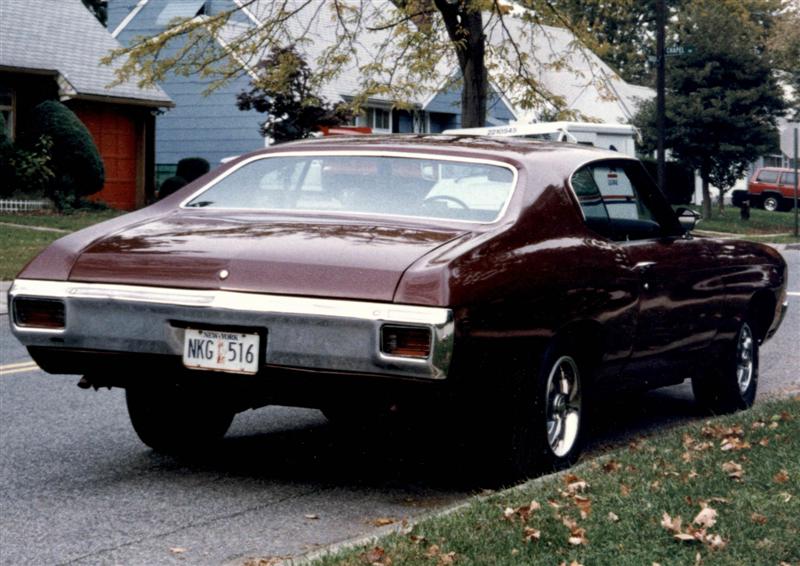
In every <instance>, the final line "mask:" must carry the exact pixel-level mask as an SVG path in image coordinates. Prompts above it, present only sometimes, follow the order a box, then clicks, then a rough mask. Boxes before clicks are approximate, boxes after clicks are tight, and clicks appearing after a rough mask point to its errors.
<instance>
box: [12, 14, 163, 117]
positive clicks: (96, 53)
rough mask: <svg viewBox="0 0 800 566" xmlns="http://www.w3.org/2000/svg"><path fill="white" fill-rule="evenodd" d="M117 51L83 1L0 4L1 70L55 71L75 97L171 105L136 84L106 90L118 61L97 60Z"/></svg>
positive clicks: (159, 94)
mask: <svg viewBox="0 0 800 566" xmlns="http://www.w3.org/2000/svg"><path fill="white" fill-rule="evenodd" d="M119 47H120V44H119V43H118V42H117V41H116V40H115V39H114V38H112V37H111V34H110V33H109V32H108V30H106V29H105V28H104V27H103V26H102V24H100V22H98V21H97V20H96V19H95V17H94V16H93V15H92V14H91V13H90V12H89V11H88V10H87V9H86V8H85V7H84V6H83V4H82V3H81V0H3V1H2V2H0V68H5V69H19V70H23V71H25V70H27V71H35V72H41V71H51V72H56V73H58V74H60V75H61V76H62V77H63V78H64V79H66V80H67V81H68V83H69V85H70V87H71V88H72V89H74V91H75V94H76V95H77V97H103V98H111V99H120V100H125V101H127V102H129V103H138V104H144V105H148V106H171V105H172V100H171V99H170V97H169V96H168V95H167V94H166V93H165V92H164V91H163V90H162V89H161V88H160V87H158V86H154V87H150V88H139V87H138V86H137V85H136V84H135V82H134V81H128V82H125V83H122V84H119V85H115V86H111V87H109V86H108V85H109V84H111V83H113V82H114V80H115V78H116V77H115V70H116V68H117V67H118V66H119V64H120V63H118V62H117V63H116V64H112V65H103V64H102V63H100V59H102V58H103V57H104V56H105V55H107V54H108V52H109V51H110V50H112V49H116V48H119Z"/></svg>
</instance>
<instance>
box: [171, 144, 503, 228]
mask: <svg viewBox="0 0 800 566" xmlns="http://www.w3.org/2000/svg"><path fill="white" fill-rule="evenodd" d="M514 177H515V175H514V172H513V170H512V169H511V168H510V167H507V166H502V165H491V164H486V163H482V162H476V161H450V160H441V159H423V158H415V157H384V156H343V155H335V156H330V155H325V156H321V155H302V156H297V155H292V156H276V157H265V158H261V159H256V160H254V161H251V162H249V163H246V164H244V165H243V166H241V167H239V168H238V169H235V170H234V171H233V172H231V173H230V174H228V175H226V176H225V177H223V178H221V179H220V180H219V181H217V182H216V183H214V184H213V185H212V186H211V187H210V188H208V189H206V190H204V191H203V192H202V193H200V194H199V195H197V196H195V197H194V198H193V199H192V200H190V201H189V202H188V203H186V206H188V207H205V208H225V209H247V210H287V211H304V210H308V211H335V212H352V213H365V214H380V215H392V216H412V217H422V218H440V219H449V220H465V221H470V222H492V221H494V220H496V219H497V218H498V217H499V216H500V214H501V213H502V212H503V210H504V209H505V207H506V204H507V203H508V200H509V198H510V197H511V193H512V191H513V188H514Z"/></svg>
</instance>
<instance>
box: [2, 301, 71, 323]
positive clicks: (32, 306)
mask: <svg viewBox="0 0 800 566" xmlns="http://www.w3.org/2000/svg"><path fill="white" fill-rule="evenodd" d="M12 308H13V313H14V324H16V325H17V326H22V327H25V328H45V329H48V330H61V329H63V328H64V325H65V322H66V314H65V309H64V302H63V301H59V300H57V299H34V298H28V297H18V298H15V299H14V302H13V307H12Z"/></svg>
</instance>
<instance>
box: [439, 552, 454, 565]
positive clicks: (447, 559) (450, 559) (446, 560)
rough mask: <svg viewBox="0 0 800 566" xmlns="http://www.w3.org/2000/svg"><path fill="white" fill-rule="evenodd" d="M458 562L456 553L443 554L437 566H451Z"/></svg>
mask: <svg viewBox="0 0 800 566" xmlns="http://www.w3.org/2000/svg"><path fill="white" fill-rule="evenodd" d="M455 561H456V553H455V552H448V553H447V554H442V555H441V556H439V562H437V566H449V565H450V564H453V563H454V562H455Z"/></svg>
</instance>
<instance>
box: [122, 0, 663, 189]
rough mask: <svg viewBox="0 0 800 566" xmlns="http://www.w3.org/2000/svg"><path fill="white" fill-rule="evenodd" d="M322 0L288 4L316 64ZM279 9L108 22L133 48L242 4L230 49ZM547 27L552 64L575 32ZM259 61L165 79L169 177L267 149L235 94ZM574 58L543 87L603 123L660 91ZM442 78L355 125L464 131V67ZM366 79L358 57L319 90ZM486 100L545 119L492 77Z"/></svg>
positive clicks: (144, 13) (254, 5)
mask: <svg viewBox="0 0 800 566" xmlns="http://www.w3.org/2000/svg"><path fill="white" fill-rule="evenodd" d="M320 1H321V0H315V1H314V2H310V3H309V2H297V0H288V3H289V4H287V6H289V5H291V6H292V7H294V8H298V12H297V13H296V14H295V16H294V18H295V19H296V21H297V22H298V30H300V31H301V33H302V35H303V36H304V38H305V39H306V40H308V41H307V42H305V43H303V45H302V49H303V51H304V53H305V55H306V59H307V61H308V62H309V64H310V65H312V67H313V62H314V61H315V60H316V58H317V56H318V55H320V54H321V53H322V51H323V50H324V49H325V48H326V47H327V46H330V45H332V44H333V43H334V42H336V41H337V33H336V29H335V26H334V23H333V22H332V20H331V18H326V17H319V18H313V17H312V16H311V14H312V13H313V11H314V10H316V9H317V8H319V6H320ZM293 2H296V5H295V4H293ZM388 5H389V4H388V2H387V0H370V1H369V2H365V3H364V4H363V5H362V9H365V10H367V9H369V10H373V11H374V12H375V13H376V14H379V13H381V12H382V11H383V12H385V9H386V8H387V6H388ZM276 6H277V7H278V8H280V7H281V6H283V3H276V2H274V1H273V0H248V1H244V0H109V3H108V27H109V30H111V31H112V35H114V37H116V39H117V40H119V41H120V42H121V43H122V44H124V45H129V44H131V42H133V41H135V40H136V38H137V37H142V36H153V35H156V34H158V33H160V32H162V31H163V30H164V29H166V28H167V27H168V25H169V23H170V22H171V21H172V20H174V18H178V17H180V18H195V17H206V16H211V15H214V14H217V13H219V12H220V11H221V10H228V9H231V8H236V7H238V8H240V10H238V11H237V12H236V13H235V14H234V16H233V17H232V20H231V21H230V23H229V24H228V26H226V28H225V29H223V30H222V32H221V33H219V34H218V35H217V36H215V37H214V40H215V41H216V42H217V43H218V45H220V46H222V47H225V46H228V45H231V44H233V42H235V41H236V39H237V38H238V37H240V36H241V34H243V33H247V32H248V31H251V30H252V29H254V27H257V26H260V25H262V24H263V21H264V20H265V18H266V17H267V15H268V14H270V12H272V11H274V10H275V9H277V8H276ZM287 9H288V8H287ZM542 29H543V33H539V34H535V36H534V37H532V38H530V40H531V42H532V43H531V45H529V49H531V50H532V51H533V52H535V55H536V56H535V57H534V58H533V60H538V61H548V60H551V59H552V57H553V55H552V50H553V49H556V50H562V51H568V50H570V49H571V48H572V44H573V42H574V41H575V38H574V36H572V34H570V33H569V32H568V31H566V30H561V29H558V28H550V27H544V28H542ZM512 31H513V32H514V33H518V34H519V35H520V41H522V39H523V38H522V36H524V33H523V32H522V30H521V29H517V30H512ZM388 33H390V32H389V31H386V30H374V31H372V32H370V34H368V37H364V38H363V40H362V41H360V42H358V44H357V45H356V46H355V48H356V50H357V51H358V53H357V56H358V58H359V59H360V60H361V62H362V63H363V62H365V61H368V60H369V59H370V57H372V56H373V53H374V51H375V49H376V47H375V46H376V45H378V44H379V43H380V41H381V39H383V38H384V37H386V34H388ZM493 40H494V39H493ZM497 40H498V41H499V39H497ZM176 48H177V47H176ZM167 55H169V54H167ZM258 59H259V56H254V57H251V58H249V59H248V60H242V59H240V58H237V59H236V60H235V62H236V63H238V64H239V65H241V67H242V68H243V69H244V70H245V73H244V74H242V75H241V76H238V77H236V78H235V79H233V80H232V81H230V82H229V83H227V84H226V85H225V86H223V87H222V88H220V89H218V90H214V91H213V92H211V93H210V94H208V96H204V95H203V92H204V91H206V90H207V89H208V87H209V86H210V85H211V83H212V79H210V78H204V77H200V76H197V75H195V76H189V77H184V76H178V75H174V74H173V75H171V76H169V77H168V78H167V79H165V80H164V81H162V83H161V86H162V87H163V88H164V90H165V91H166V92H167V93H168V94H169V95H170V96H171V97H172V99H173V100H174V101H175V104H176V105H175V108H173V109H171V110H169V111H168V112H166V113H165V114H164V115H162V116H159V118H158V129H157V142H158V143H157V147H158V150H157V156H156V160H157V163H158V167H159V170H160V171H161V172H162V175H163V176H168V175H170V174H173V172H174V170H175V167H176V164H177V162H178V160H179V159H181V158H183V157H189V156H199V157H204V158H205V159H207V160H208V161H209V162H210V163H211V164H212V165H214V164H217V163H219V162H220V161H221V160H222V159H224V158H225V157H228V156H230V155H236V154H240V153H243V152H245V151H249V150H252V149H255V148H258V147H262V146H264V145H265V143H266V142H265V140H264V139H263V137H262V136H261V135H260V133H259V124H260V123H261V122H263V121H264V117H263V115H260V114H258V113H255V112H253V111H251V112H242V111H240V110H238V109H237V107H236V95H237V94H238V93H240V92H242V91H245V90H248V89H249V87H250V78H251V76H252V73H253V71H252V69H253V68H254V67H255V64H256V63H257V62H258ZM571 64H574V65H575V66H576V67H578V70H577V71H572V72H570V71H569V70H566V69H563V68H560V66H558V65H542V66H541V67H542V68H541V69H538V68H537V69H536V70H535V72H536V73H538V75H539V80H540V81H541V82H542V84H544V85H545V86H546V87H547V88H548V89H549V90H551V91H552V92H553V93H554V94H556V95H557V96H560V97H562V98H563V99H564V100H565V102H566V103H567V105H568V106H569V107H570V108H572V109H574V110H576V111H577V112H579V113H580V114H582V115H583V116H586V117H591V118H595V119H597V120H600V121H604V122H613V123H621V122H624V123H627V122H629V121H630V119H631V117H632V115H633V113H635V110H636V108H635V107H636V104H637V101H638V100H639V99H642V98H648V97H652V96H654V93H653V91H652V89H647V88H643V87H637V86H634V85H630V84H628V83H625V82H624V81H622V80H621V79H620V78H619V77H618V76H617V75H616V73H614V72H613V70H612V69H610V68H609V67H608V66H607V65H606V64H605V63H603V62H602V61H601V60H600V59H599V57H597V56H596V55H594V54H592V53H587V52H581V53H580V54H578V55H575V56H574V57H572V58H571ZM503 71H504V70H502V69H501V71H500V72H503ZM400 72H402V70H400ZM435 75H436V76H434V77H431V83H430V85H426V88H425V89H424V91H425V92H424V93H423V94H422V95H419V96H417V97H416V99H413V100H410V101H407V102H408V104H407V105H404V106H405V107H404V108H402V109H401V108H397V107H395V106H394V105H393V101H392V100H391V99H390V98H388V97H375V98H371V99H369V100H368V101H367V102H366V104H365V106H364V112H363V114H362V115H361V116H358V117H357V118H356V119H355V120H354V123H353V124H352V125H356V126H367V127H370V128H371V129H372V131H373V132H375V133H404V132H441V131H443V130H445V129H449V128H458V127H460V125H461V109H460V96H461V90H460V86H459V85H458V82H459V81H458V78H459V75H458V72H457V66H454V64H453V62H452V61H451V60H449V59H448V58H447V57H442V58H441V59H440V61H439V64H438V66H437V72H436V73H435ZM360 79H361V76H360V73H359V71H358V67H357V65H356V64H355V63H350V64H349V66H348V67H347V68H343V69H342V72H341V73H339V75H338V76H336V77H334V78H333V79H332V80H330V81H329V82H328V83H327V84H326V85H325V86H324V88H323V89H322V92H321V93H320V94H321V95H322V96H323V97H324V98H325V99H326V100H328V101H329V102H334V103H335V102H339V101H347V100H350V99H351V98H352V97H353V95H354V94H355V93H357V92H359V90H360V89H361V85H360ZM487 106H488V111H487V117H486V118H487V124H488V125H502V124H507V123H509V122H511V121H538V120H539V119H540V118H541V116H540V115H541V113H542V112H539V113H537V112H531V111H529V110H525V109H523V108H519V107H515V105H514V104H513V102H511V101H510V100H509V99H508V97H506V96H505V95H504V94H503V93H501V92H500V89H499V88H497V86H496V83H495V82H492V87H491V92H490V95H489V101H488V104H487Z"/></svg>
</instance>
